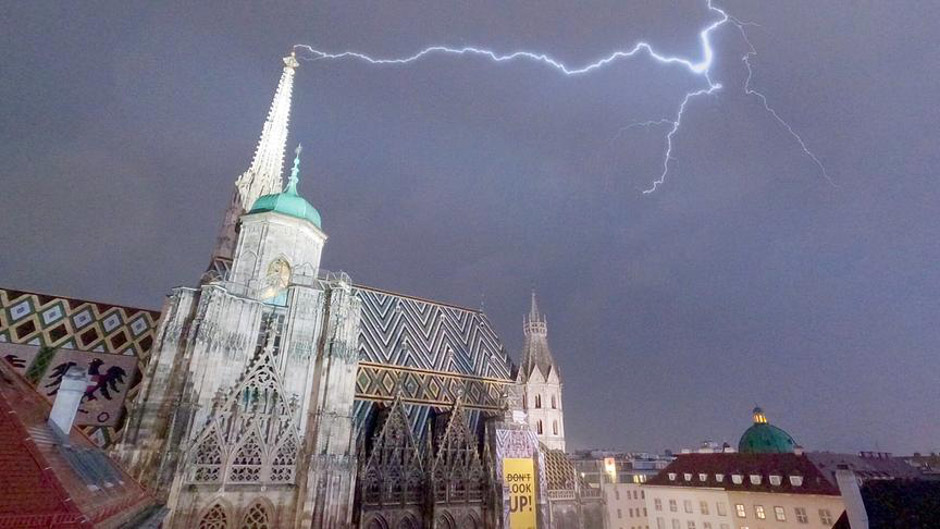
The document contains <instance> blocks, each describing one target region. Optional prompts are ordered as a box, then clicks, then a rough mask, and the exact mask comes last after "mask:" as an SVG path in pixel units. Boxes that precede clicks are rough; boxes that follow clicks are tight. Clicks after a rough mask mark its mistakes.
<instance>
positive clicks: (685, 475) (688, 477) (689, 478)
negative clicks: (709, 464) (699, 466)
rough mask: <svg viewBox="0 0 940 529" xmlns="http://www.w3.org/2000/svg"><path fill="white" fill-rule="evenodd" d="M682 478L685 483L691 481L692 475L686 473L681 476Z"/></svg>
mask: <svg viewBox="0 0 940 529" xmlns="http://www.w3.org/2000/svg"><path fill="white" fill-rule="evenodd" d="M682 477H684V478H685V480H686V481H692V474H691V473H688V472H687V473H685V474H683V475H682Z"/></svg>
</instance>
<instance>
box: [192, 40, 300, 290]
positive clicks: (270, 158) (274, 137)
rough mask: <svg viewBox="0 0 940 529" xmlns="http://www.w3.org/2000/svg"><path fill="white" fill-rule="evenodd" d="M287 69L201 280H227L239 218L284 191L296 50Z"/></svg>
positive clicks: (290, 56)
mask: <svg viewBox="0 0 940 529" xmlns="http://www.w3.org/2000/svg"><path fill="white" fill-rule="evenodd" d="M283 60H284V70H283V72H282V73H281V80H280V81H279V82H278V83H277V91H276V92H274V101H273V102H272V103H271V109H270V110H269V111H268V119H267V120H266V121H265V122H264V127H263V128H262V129H261V139H260V140H259V141H258V148H257V149H255V157H254V159H252V161H251V167H249V168H248V170H247V171H245V173H244V174H242V175H241V176H240V177H239V178H238V180H237V181H236V182H235V191H234V193H233V196H232V201H231V202H229V205H228V208H227V209H226V210H225V216H224V218H223V219H222V229H221V230H220V231H219V237H218V239H217V240H216V243H215V248H213V250H212V260H211V261H210V262H209V269H208V270H206V273H205V274H203V277H202V282H209V281H215V280H217V279H224V278H226V277H227V276H228V270H229V267H230V265H231V261H232V257H233V256H234V255H235V245H236V243H237V240H238V233H237V230H236V226H237V225H238V218H239V217H241V216H242V214H243V213H245V212H246V211H249V210H251V206H252V205H254V203H255V200H257V199H258V197H261V196H263V195H269V194H273V193H280V192H281V187H282V184H281V169H282V168H283V165H284V148H285V146H286V144H287V123H288V119H289V118H290V99H291V91H292V90H293V87H294V70H295V69H296V68H297V66H299V65H300V63H298V62H297V58H296V57H295V56H294V53H293V52H291V54H290V55H289V56H287V57H284V59H283Z"/></svg>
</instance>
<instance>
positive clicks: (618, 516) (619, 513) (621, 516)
mask: <svg viewBox="0 0 940 529" xmlns="http://www.w3.org/2000/svg"><path fill="white" fill-rule="evenodd" d="M617 518H623V512H622V511H621V510H620V509H617Z"/></svg>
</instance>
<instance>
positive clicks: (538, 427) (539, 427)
mask: <svg viewBox="0 0 940 529" xmlns="http://www.w3.org/2000/svg"><path fill="white" fill-rule="evenodd" d="M535 430H536V433H537V434H539V435H542V421H539V422H537V423H535Z"/></svg>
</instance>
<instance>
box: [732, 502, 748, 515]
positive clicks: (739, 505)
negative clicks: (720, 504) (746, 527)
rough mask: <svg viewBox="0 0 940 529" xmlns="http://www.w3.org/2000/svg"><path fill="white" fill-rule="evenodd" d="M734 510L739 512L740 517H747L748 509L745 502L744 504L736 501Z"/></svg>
mask: <svg viewBox="0 0 940 529" xmlns="http://www.w3.org/2000/svg"><path fill="white" fill-rule="evenodd" d="M734 512H736V513H737V515H738V518H747V511H746V510H744V504H743V503H735V504H734Z"/></svg>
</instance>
